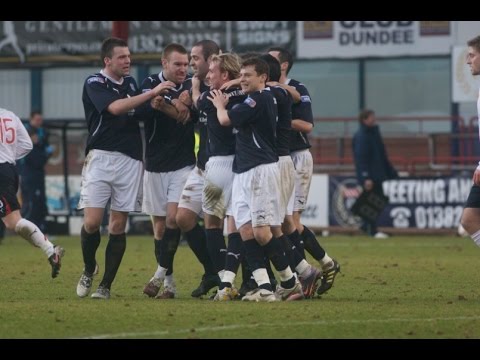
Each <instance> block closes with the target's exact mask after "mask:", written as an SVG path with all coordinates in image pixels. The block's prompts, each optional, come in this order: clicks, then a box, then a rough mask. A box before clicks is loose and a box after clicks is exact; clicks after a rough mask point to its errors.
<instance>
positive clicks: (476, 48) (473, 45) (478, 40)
mask: <svg viewBox="0 0 480 360" xmlns="http://www.w3.org/2000/svg"><path fill="white" fill-rule="evenodd" d="M467 45H468V54H467V64H468V65H469V66H470V71H471V73H472V75H474V76H476V75H480V35H479V36H477V37H475V38H473V39H471V40H469V41H468V42H467ZM477 111H478V120H479V123H480V91H479V96H478V100H477ZM479 136H480V134H479ZM472 180H473V186H472V189H471V190H470V194H469V195H468V198H467V203H466V204H465V209H463V215H462V221H461V223H462V226H463V227H464V228H465V230H466V231H467V232H468V233H469V234H470V237H471V238H472V239H473V241H474V242H475V244H477V245H478V246H480V162H479V164H478V166H477V168H476V169H475V172H474V173H473V178H472Z"/></svg>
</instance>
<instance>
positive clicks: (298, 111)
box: [292, 84, 313, 124]
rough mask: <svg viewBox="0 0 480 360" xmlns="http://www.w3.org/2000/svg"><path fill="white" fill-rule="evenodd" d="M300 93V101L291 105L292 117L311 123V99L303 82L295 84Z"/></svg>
mask: <svg viewBox="0 0 480 360" xmlns="http://www.w3.org/2000/svg"><path fill="white" fill-rule="evenodd" d="M295 88H296V89H297V91H298V92H299V93H300V102H299V103H297V104H294V105H293V106H292V119H300V120H303V121H307V122H309V123H311V124H313V111H312V99H311V98H310V94H309V92H308V90H307V88H306V87H305V85H303V84H297V85H296V86H295Z"/></svg>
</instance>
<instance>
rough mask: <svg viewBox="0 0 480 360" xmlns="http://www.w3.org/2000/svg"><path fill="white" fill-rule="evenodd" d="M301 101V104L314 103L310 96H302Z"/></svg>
mask: <svg viewBox="0 0 480 360" xmlns="http://www.w3.org/2000/svg"><path fill="white" fill-rule="evenodd" d="M300 101H301V102H309V103H311V102H312V100H311V99H310V96H308V95H302V96H300Z"/></svg>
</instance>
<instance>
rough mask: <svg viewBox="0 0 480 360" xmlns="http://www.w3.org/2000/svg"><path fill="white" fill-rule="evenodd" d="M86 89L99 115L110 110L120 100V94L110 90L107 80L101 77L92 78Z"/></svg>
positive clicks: (88, 80) (87, 81) (89, 79)
mask: <svg viewBox="0 0 480 360" xmlns="http://www.w3.org/2000/svg"><path fill="white" fill-rule="evenodd" d="M85 89H86V91H87V95H88V97H89V98H90V100H91V101H92V103H93V105H94V106H95V109H96V110H97V111H98V112H99V113H101V112H103V111H104V110H105V109H106V108H108V106H109V105H110V104H111V103H113V102H114V101H115V100H119V99H120V94H118V93H116V92H114V91H112V90H111V89H109V88H108V84H107V82H106V80H105V78H103V77H101V76H90V77H89V78H88V79H87V80H86V81H85Z"/></svg>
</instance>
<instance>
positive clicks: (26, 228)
mask: <svg viewBox="0 0 480 360" xmlns="http://www.w3.org/2000/svg"><path fill="white" fill-rule="evenodd" d="M15 232H16V233H17V234H18V235H20V236H21V237H23V238H24V239H25V240H27V241H28V242H29V243H30V244H32V245H33V246H36V247H39V248H40V249H42V250H43V251H44V252H45V254H47V257H50V256H52V255H53V253H54V252H55V250H54V249H53V244H52V243H51V242H50V241H48V239H47V238H46V236H45V235H44V234H43V233H42V232H41V231H40V229H39V228H38V227H37V225H35V224H34V223H32V222H31V221H28V220H27V219H21V220H20V221H19V222H17V225H15Z"/></svg>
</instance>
